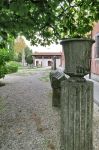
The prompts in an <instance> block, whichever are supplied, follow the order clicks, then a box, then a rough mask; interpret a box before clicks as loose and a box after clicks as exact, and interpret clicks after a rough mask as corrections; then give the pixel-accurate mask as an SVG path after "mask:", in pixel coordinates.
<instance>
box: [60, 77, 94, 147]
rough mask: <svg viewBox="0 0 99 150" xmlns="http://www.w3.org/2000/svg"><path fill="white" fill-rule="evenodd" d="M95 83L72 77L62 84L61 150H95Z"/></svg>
mask: <svg viewBox="0 0 99 150" xmlns="http://www.w3.org/2000/svg"><path fill="white" fill-rule="evenodd" d="M92 120H93V83H92V82H90V81H86V80H85V79H83V78H78V77H74V78H73V77H70V78H69V79H68V80H65V81H62V84H61V131H62V134H61V136H62V137H61V144H62V145H61V150H93V145H92Z"/></svg>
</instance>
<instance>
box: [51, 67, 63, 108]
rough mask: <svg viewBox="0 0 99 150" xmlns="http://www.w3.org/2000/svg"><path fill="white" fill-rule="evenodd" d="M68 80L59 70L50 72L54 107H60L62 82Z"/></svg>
mask: <svg viewBox="0 0 99 150" xmlns="http://www.w3.org/2000/svg"><path fill="white" fill-rule="evenodd" d="M63 80H66V77H65V74H64V73H63V72H60V71H58V70H54V71H51V72H50V82H51V87H52V106H54V107H60V96H61V81H63Z"/></svg>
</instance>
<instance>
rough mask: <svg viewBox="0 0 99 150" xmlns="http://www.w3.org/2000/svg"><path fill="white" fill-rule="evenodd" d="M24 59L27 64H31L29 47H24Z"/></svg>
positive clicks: (31, 58)
mask: <svg viewBox="0 0 99 150" xmlns="http://www.w3.org/2000/svg"><path fill="white" fill-rule="evenodd" d="M25 60H26V62H27V65H28V64H29V65H31V64H33V57H32V50H31V49H30V48H29V47H26V48H25Z"/></svg>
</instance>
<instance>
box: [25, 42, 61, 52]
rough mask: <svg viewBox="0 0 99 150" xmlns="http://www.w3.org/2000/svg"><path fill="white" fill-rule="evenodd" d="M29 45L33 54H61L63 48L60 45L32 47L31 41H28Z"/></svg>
mask: <svg viewBox="0 0 99 150" xmlns="http://www.w3.org/2000/svg"><path fill="white" fill-rule="evenodd" d="M26 43H27V45H28V46H29V47H30V48H31V49H32V51H33V52H35V51H36V52H61V51H62V47H61V45H60V44H57V45H56V44H52V45H50V46H46V47H43V46H31V44H30V41H27V40H26Z"/></svg>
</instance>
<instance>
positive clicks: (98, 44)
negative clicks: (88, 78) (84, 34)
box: [95, 33, 99, 58]
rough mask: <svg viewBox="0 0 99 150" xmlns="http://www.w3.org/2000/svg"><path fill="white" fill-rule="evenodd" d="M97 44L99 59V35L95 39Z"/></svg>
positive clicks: (98, 56)
mask: <svg viewBox="0 0 99 150" xmlns="http://www.w3.org/2000/svg"><path fill="white" fill-rule="evenodd" d="M95 44H96V58H99V33H98V34H97V35H96V37H95Z"/></svg>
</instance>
